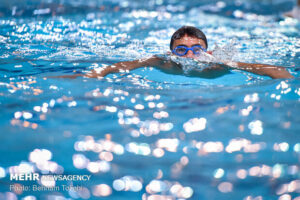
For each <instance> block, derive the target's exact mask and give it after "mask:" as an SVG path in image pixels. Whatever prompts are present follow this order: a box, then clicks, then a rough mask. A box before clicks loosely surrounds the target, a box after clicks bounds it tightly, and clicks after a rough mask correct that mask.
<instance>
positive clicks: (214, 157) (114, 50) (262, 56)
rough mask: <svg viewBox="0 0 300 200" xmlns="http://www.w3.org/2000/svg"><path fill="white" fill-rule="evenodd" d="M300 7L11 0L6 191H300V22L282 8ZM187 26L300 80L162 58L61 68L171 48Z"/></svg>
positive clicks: (94, 194)
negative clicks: (110, 69)
mask: <svg viewBox="0 0 300 200" xmlns="http://www.w3.org/2000/svg"><path fill="white" fill-rule="evenodd" d="M294 3H295V2H294V1H279V0H278V1H255V0H251V1H242V0H240V1H208V0H207V1H201V2H199V1H179V0H169V1H163V0H156V1H153V0H152V1H149V2H144V1H137V0H135V1H116V0H114V1H68V2H66V1H22V2H18V1H1V6H0V58H1V59H0V71H1V73H0V107H1V112H0V117H1V118H0V119H1V120H0V127H1V128H0V141H1V145H0V199H26V200H28V199H97V198H100V199H101V198H102V199H116V200H122V199H147V200H154V199H159V200H160V199H209V200H211V199H217V200H219V199H244V200H254V199H255V200H259V199H263V200H269V199H270V200H271V199H272V200H273V199H280V200H299V199H300V197H299V196H300V195H299V193H300V166H299V158H300V135H299V133H300V125H299V123H300V118H299V112H300V79H299V66H300V59H299V58H300V56H299V55H300V54H299V53H300V51H299V49H300V40H299V37H300V34H299V29H300V24H299V22H298V21H297V20H294V19H290V18H285V17H284V16H283V15H282V13H283V12H286V11H288V10H290V9H292V7H293V5H294ZM182 25H193V26H196V27H199V28H201V30H203V32H204V33H206V35H207V38H208V46H209V50H214V49H216V45H218V46H220V47H221V48H224V49H225V48H227V49H228V47H230V48H232V49H233V48H235V49H236V50H237V52H238V53H236V54H234V55H231V56H232V57H233V59H234V60H237V61H242V62H249V63H265V64H272V65H279V66H283V67H286V68H287V69H288V70H289V71H290V73H291V74H292V75H294V76H295V79H290V80H284V79H279V80H272V79H270V78H268V77H262V76H258V75H254V74H251V73H248V72H243V71H239V70H232V71H231V73H230V74H227V75H225V76H222V77H220V78H216V79H202V78H197V77H189V76H186V75H172V74H166V73H164V72H161V71H159V70H157V69H153V68H140V69H136V70H134V71H131V72H129V73H120V74H110V75H108V76H107V77H106V78H105V79H102V80H98V79H89V78H82V77H80V78H77V79H53V78H48V77H49V76H58V75H71V74H74V73H85V72H86V71H89V70H91V69H94V68H96V67H103V66H105V65H110V64H113V63H116V62H120V61H127V60H135V59H139V58H143V57H147V56H150V55H154V54H164V53H165V52H167V51H168V50H169V49H168V48H169V40H170V37H171V35H172V33H173V32H174V31H175V30H176V29H177V28H179V27H181V26H182ZM232 40H234V41H235V43H234V46H230V44H233V43H231V41H232ZM229 51H230V49H229ZM232 52H233V51H232ZM14 173H38V174H39V175H40V177H42V175H53V174H61V175H91V178H90V180H89V181H66V180H65V181H61V180H57V181H51V180H50V181H33V180H32V181H16V180H10V174H14ZM13 186H14V187H15V188H17V187H21V186H28V187H29V189H28V190H24V189H21V190H16V189H13ZM33 186H44V188H46V186H48V187H47V188H46V189H45V190H43V191H33ZM63 186H80V188H81V189H79V190H77V189H73V190H63ZM51 188H52V191H51Z"/></svg>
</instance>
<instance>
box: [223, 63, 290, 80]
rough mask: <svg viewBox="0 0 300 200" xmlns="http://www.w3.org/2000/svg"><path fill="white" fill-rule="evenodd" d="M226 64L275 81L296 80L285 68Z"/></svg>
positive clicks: (264, 65) (249, 64)
mask: <svg viewBox="0 0 300 200" xmlns="http://www.w3.org/2000/svg"><path fill="white" fill-rule="evenodd" d="M225 64H226V65H227V66H229V67H232V68H236V69H241V70H244V71H247V72H251V73H254V74H258V75H262V76H269V77H271V78H273V79H277V78H294V77H293V76H292V75H291V74H290V73H289V72H288V71H287V70H286V69H285V68H284V67H279V66H274V65H266V64H251V63H242V62H225Z"/></svg>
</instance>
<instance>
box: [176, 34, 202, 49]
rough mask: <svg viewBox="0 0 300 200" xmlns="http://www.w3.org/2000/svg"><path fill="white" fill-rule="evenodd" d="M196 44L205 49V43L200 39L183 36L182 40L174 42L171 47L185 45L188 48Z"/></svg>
mask: <svg viewBox="0 0 300 200" xmlns="http://www.w3.org/2000/svg"><path fill="white" fill-rule="evenodd" d="M196 44H200V45H201V46H203V47H206V45H205V42H204V41H203V40H202V39H199V38H196V37H191V36H188V35H184V36H183V37H182V38H180V39H177V40H174V45H173V47H176V46H178V45H186V46H188V47H189V46H193V45H196Z"/></svg>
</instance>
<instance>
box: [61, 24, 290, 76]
mask: <svg viewBox="0 0 300 200" xmlns="http://www.w3.org/2000/svg"><path fill="white" fill-rule="evenodd" d="M207 47H208V44H207V39H206V36H205V34H204V33H203V32H202V31H201V30H199V29H197V28H195V27H193V26H183V27H181V28H180V29H178V30H177V31H176V32H175V33H174V34H173V35H172V37H171V42H170V50H171V52H170V53H169V55H171V56H179V57H183V58H187V59H197V57H198V56H199V55H200V54H202V55H204V56H206V57H208V58H212V59H214V57H213V55H212V52H211V51H207ZM209 64H210V67H208V68H205V69H204V70H202V71H197V72H195V73H193V75H192V76H197V77H202V78H216V77H219V76H223V75H225V74H227V73H229V70H230V69H239V70H243V71H247V72H251V73H254V74H258V75H262V76H269V77H271V78H273V79H276V78H293V76H292V75H291V74H290V73H289V72H288V71H287V70H286V69H285V68H284V67H279V66H273V65H267V64H250V63H243V62H234V61H226V60H225V61H221V60H218V62H211V63H209ZM147 66H152V67H155V68H158V69H159V70H161V71H164V72H166V73H171V74H183V69H182V66H181V64H179V63H176V62H174V61H172V60H169V59H164V58H160V57H158V56H152V57H149V58H145V59H140V60H134V61H125V62H119V63H115V64H113V65H111V66H106V67H102V68H98V69H94V70H92V71H90V72H88V73H86V74H75V75H67V76H60V78H76V77H78V76H84V77H89V78H102V77H104V76H106V75H108V74H111V73H119V72H127V71H130V70H133V69H137V68H140V67H147Z"/></svg>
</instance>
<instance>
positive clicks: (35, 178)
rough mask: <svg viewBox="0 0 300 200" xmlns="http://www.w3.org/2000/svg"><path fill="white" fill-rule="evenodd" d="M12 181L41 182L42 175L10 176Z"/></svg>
mask: <svg viewBox="0 0 300 200" xmlns="http://www.w3.org/2000/svg"><path fill="white" fill-rule="evenodd" d="M10 180H11V181H13V180H15V181H39V180H40V175H39V174H38V173H30V174H10Z"/></svg>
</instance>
